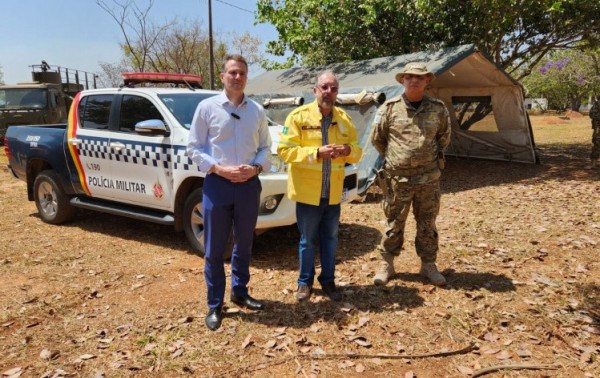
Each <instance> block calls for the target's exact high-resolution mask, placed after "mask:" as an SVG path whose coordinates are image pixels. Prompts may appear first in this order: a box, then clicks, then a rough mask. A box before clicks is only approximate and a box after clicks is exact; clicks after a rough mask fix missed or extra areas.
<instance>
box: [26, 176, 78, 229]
mask: <svg viewBox="0 0 600 378" xmlns="http://www.w3.org/2000/svg"><path fill="white" fill-rule="evenodd" d="M33 197H34V200H35V206H36V207H37V209H38V213H39V215H40V218H42V220H43V221H44V222H46V223H50V224H61V223H65V222H68V221H70V220H72V219H73V218H74V217H75V214H76V212H77V209H76V208H75V207H73V206H72V205H71V203H70V202H69V196H67V194H66V193H65V191H64V190H63V188H62V186H61V185H60V184H59V179H58V175H57V174H56V172H54V171H52V170H47V171H42V172H40V173H39V174H38V175H37V177H36V178H35V181H34V182H33Z"/></svg>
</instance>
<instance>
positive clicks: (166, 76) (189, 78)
mask: <svg viewBox="0 0 600 378" xmlns="http://www.w3.org/2000/svg"><path fill="white" fill-rule="evenodd" d="M121 76H122V77H123V81H124V82H125V85H135V84H142V83H171V84H183V85H186V86H191V87H194V88H202V76H199V75H191V74H178V73H167V72H123V73H122V74H121Z"/></svg>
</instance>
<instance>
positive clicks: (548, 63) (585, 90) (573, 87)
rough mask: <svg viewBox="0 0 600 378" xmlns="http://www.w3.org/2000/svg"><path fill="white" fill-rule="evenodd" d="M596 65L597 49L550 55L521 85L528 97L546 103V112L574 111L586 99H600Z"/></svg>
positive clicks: (598, 59) (599, 59)
mask: <svg viewBox="0 0 600 378" xmlns="http://www.w3.org/2000/svg"><path fill="white" fill-rule="evenodd" d="M599 63H600V49H588V50H585V51H583V52H582V51H579V50H575V49H573V50H559V51H553V52H551V53H550V54H548V57H547V58H545V59H544V60H542V62H540V64H539V65H538V66H537V67H536V68H535V69H534V70H533V71H532V72H531V74H530V75H529V76H528V77H526V78H525V79H524V80H523V84H524V85H525V88H526V89H527V91H528V94H529V95H530V96H531V97H543V98H546V99H548V107H549V108H551V109H557V110H565V109H567V108H570V109H572V110H576V111H577V110H579V107H580V105H581V103H582V101H584V100H586V98H588V97H589V96H598V95H600V91H599V90H600V66H599Z"/></svg>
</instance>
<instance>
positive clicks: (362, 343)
mask: <svg viewBox="0 0 600 378" xmlns="http://www.w3.org/2000/svg"><path fill="white" fill-rule="evenodd" d="M348 340H350V341H354V342H355V343H357V344H358V345H360V346H363V347H365V348H370V347H371V343H370V342H368V341H367V339H366V338H365V337H364V336H350V337H348Z"/></svg>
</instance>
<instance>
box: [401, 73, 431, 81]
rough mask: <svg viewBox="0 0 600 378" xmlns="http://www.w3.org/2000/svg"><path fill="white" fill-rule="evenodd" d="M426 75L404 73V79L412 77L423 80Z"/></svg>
mask: <svg viewBox="0 0 600 378" xmlns="http://www.w3.org/2000/svg"><path fill="white" fill-rule="evenodd" d="M426 77H427V75H411V74H406V75H404V78H405V79H406V80H412V79H417V80H425V78H426Z"/></svg>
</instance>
